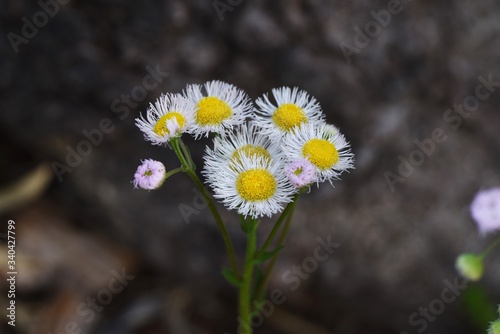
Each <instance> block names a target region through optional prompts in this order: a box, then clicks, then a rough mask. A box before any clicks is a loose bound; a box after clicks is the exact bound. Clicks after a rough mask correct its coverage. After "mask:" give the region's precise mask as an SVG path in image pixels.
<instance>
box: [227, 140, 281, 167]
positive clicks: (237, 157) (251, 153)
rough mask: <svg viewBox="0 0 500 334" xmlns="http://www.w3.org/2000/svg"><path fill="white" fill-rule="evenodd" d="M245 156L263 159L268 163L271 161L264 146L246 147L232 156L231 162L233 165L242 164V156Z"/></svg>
mask: <svg viewBox="0 0 500 334" xmlns="http://www.w3.org/2000/svg"><path fill="white" fill-rule="evenodd" d="M242 154H243V155H245V156H247V157H249V158H254V157H257V158H263V160H265V161H266V162H268V161H270V160H271V155H270V154H269V152H267V150H266V149H265V148H263V147H262V146H254V145H250V144H249V145H245V146H242V147H240V148H239V149H237V150H236V151H234V153H233V155H232V156H231V159H230V161H231V162H232V163H241V155H242Z"/></svg>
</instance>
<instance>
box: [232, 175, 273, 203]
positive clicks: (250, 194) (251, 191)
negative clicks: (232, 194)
mask: <svg viewBox="0 0 500 334" xmlns="http://www.w3.org/2000/svg"><path fill="white" fill-rule="evenodd" d="M236 190H237V191H238V193H239V194H240V196H241V197H242V198H243V199H244V200H246V201H249V202H256V201H263V200H266V199H269V198H271V197H272V196H273V195H274V194H275V193H276V179H275V178H274V176H273V174H271V173H270V172H269V171H268V170H265V169H262V168H259V169H250V170H246V171H244V172H242V173H241V174H240V175H239V176H238V178H237V179H236Z"/></svg>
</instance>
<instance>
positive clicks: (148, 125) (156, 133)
mask: <svg viewBox="0 0 500 334" xmlns="http://www.w3.org/2000/svg"><path fill="white" fill-rule="evenodd" d="M193 115H194V104H193V103H192V102H191V101H190V100H188V99H186V98H185V97H183V96H182V95H180V94H166V95H161V96H160V97H159V98H158V99H157V100H156V102H155V104H154V105H153V104H150V105H149V108H148V110H147V112H146V118H144V117H142V115H141V117H140V118H136V119H135V124H136V125H137V127H138V128H139V129H140V130H141V131H142V132H143V133H144V138H145V139H146V140H149V141H151V142H152V143H153V144H155V145H160V144H163V143H166V142H168V141H169V140H170V139H171V138H173V137H177V136H180V135H181V134H182V133H183V132H185V131H186V130H187V129H189V127H190V126H191V125H192V124H193Z"/></svg>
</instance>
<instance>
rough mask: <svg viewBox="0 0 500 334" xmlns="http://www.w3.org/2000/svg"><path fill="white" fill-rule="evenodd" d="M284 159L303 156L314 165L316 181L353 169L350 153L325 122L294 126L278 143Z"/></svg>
mask: <svg viewBox="0 0 500 334" xmlns="http://www.w3.org/2000/svg"><path fill="white" fill-rule="evenodd" d="M281 149H282V151H283V154H284V155H285V156H286V159H287V162H293V161H295V160H298V159H306V160H308V161H309V162H310V163H311V164H313V165H314V166H315V167H316V168H317V172H316V177H317V180H316V181H317V183H319V182H324V181H326V180H328V181H329V182H330V183H331V181H332V180H333V179H338V178H339V176H340V174H341V173H342V172H344V171H346V170H348V169H351V168H354V155H353V154H352V153H351V149H350V146H349V144H348V143H347V141H346V140H345V138H344V136H343V135H342V134H341V133H340V132H338V131H337V132H336V133H332V128H331V126H328V125H327V124H312V123H307V124H303V125H301V126H299V127H296V128H294V129H293V130H292V131H291V132H290V133H288V134H287V135H286V136H285V137H284V138H283V142H282V146H281Z"/></svg>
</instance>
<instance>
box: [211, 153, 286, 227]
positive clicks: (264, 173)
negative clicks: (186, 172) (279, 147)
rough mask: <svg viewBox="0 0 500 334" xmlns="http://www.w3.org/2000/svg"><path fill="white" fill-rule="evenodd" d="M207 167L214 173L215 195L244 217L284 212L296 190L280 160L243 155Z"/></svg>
mask: <svg viewBox="0 0 500 334" xmlns="http://www.w3.org/2000/svg"><path fill="white" fill-rule="evenodd" d="M205 169H206V170H205V174H210V175H212V176H211V177H209V178H208V180H209V185H210V187H211V188H212V189H213V191H214V193H215V195H214V197H215V198H217V199H220V200H221V202H222V203H223V204H224V205H225V206H226V207H227V208H228V209H229V210H234V209H236V210H237V211H238V213H239V214H241V215H243V216H245V217H247V216H251V217H252V218H259V217H262V216H269V217H270V216H271V215H273V214H275V213H278V212H280V211H282V210H283V204H286V203H289V202H290V201H291V200H292V196H293V194H294V193H295V187H294V186H293V185H292V184H291V183H290V181H289V180H288V178H287V177H286V175H285V173H283V162H282V161H281V160H276V159H270V160H269V159H265V158H263V157H259V156H247V155H246V154H242V155H240V157H239V159H237V160H235V161H234V163H232V164H226V165H219V166H218V167H216V166H215V165H207V166H205Z"/></svg>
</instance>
